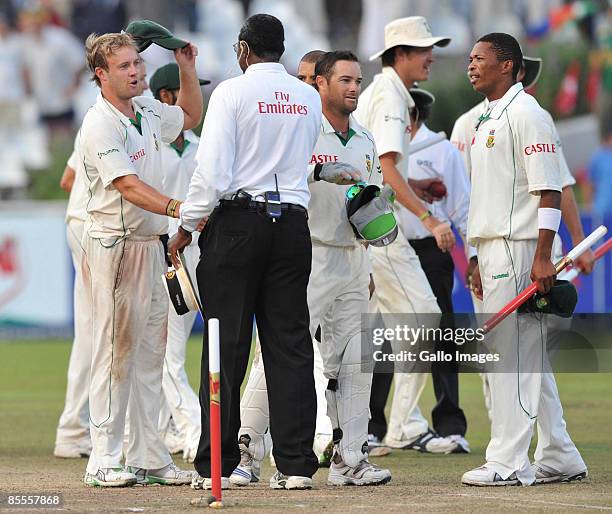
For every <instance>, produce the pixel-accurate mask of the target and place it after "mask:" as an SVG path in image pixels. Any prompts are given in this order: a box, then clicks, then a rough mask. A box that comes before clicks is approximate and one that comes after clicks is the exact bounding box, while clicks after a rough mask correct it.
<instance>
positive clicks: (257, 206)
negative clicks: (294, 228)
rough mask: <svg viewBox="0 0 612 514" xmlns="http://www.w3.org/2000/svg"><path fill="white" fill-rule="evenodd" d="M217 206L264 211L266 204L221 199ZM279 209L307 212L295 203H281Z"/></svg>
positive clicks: (245, 200)
mask: <svg viewBox="0 0 612 514" xmlns="http://www.w3.org/2000/svg"><path fill="white" fill-rule="evenodd" d="M219 206H220V207H221V208H222V209H243V210H248V211H255V212H260V211H263V212H265V210H266V204H265V203H263V202H255V201H253V200H248V199H244V200H221V201H220V202H219ZM281 209H282V210H283V211H287V212H292V211H293V212H299V213H302V214H307V212H308V211H307V210H306V209H305V208H304V207H302V206H301V205H297V204H295V203H281Z"/></svg>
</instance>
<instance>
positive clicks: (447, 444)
mask: <svg viewBox="0 0 612 514" xmlns="http://www.w3.org/2000/svg"><path fill="white" fill-rule="evenodd" d="M385 444H386V445H387V446H389V447H390V448H396V449H400V450H417V451H419V452H422V453H453V451H455V450H456V449H457V446H458V445H457V443H456V442H455V441H452V440H450V439H448V438H446V437H440V436H439V435H438V434H437V433H436V432H434V431H433V430H432V429H431V428H429V429H428V430H427V432H424V433H422V434H421V435H419V436H417V437H416V438H414V439H411V440H407V439H394V438H392V437H389V436H388V435H387V437H385Z"/></svg>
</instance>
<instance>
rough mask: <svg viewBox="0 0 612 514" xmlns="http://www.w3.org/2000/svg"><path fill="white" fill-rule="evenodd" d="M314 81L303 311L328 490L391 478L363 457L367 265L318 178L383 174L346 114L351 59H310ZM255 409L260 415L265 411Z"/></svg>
mask: <svg viewBox="0 0 612 514" xmlns="http://www.w3.org/2000/svg"><path fill="white" fill-rule="evenodd" d="M315 77H316V87H317V89H318V91H319V93H320V95H321V102H322V105H323V122H322V126H321V132H320V135H319V138H318V140H317V144H316V146H315V149H314V153H313V156H312V159H311V170H312V176H311V182H310V186H309V187H310V191H311V195H312V196H311V200H310V204H309V227H310V233H311V238H312V243H313V254H312V255H313V257H312V272H311V275H310V281H309V284H308V306H309V311H310V331H311V333H312V334H313V336H314V333H315V331H316V329H317V327H318V326H319V325H320V326H321V329H322V330H321V334H322V343H321V344H320V345H318V346H319V349H320V351H321V356H322V358H323V366H324V375H325V377H326V378H327V379H328V385H327V391H326V397H327V413H328V415H329V417H330V419H331V422H332V428H333V439H334V452H333V457H332V459H331V463H330V469H329V474H328V484H329V485H337V486H345V485H375V484H384V483H387V482H389V481H390V480H391V473H390V472H389V470H386V469H381V468H379V467H378V466H376V465H374V464H371V463H370V462H368V457H367V437H368V420H369V407H368V406H369V400H370V385H371V380H372V375H371V373H368V372H365V371H364V369H363V367H362V365H366V367H367V364H372V362H363V358H364V357H362V350H361V314H362V313H363V312H367V307H368V297H369V289H368V285H369V280H370V263H369V259H368V256H367V253H366V250H365V247H364V246H363V244H362V243H361V242H360V241H358V240H357V239H356V237H355V233H354V231H353V229H352V227H351V225H350V223H349V221H348V218H347V214H346V190H347V187H342V186H338V185H336V184H329V183H324V182H322V181H320V180H321V179H320V177H319V174H320V173H325V168H324V167H323V165H324V163H330V162H331V163H343V164H344V165H346V166H347V167H350V168H353V169H355V170H357V171H359V173H360V174H361V176H362V177H363V179H364V180H365V181H366V182H368V183H369V184H374V185H381V184H382V170H381V169H380V164H379V161H378V157H377V153H376V145H375V144H374V140H373V138H372V135H371V134H370V132H369V131H367V130H366V129H364V128H363V127H362V126H360V125H359V124H358V123H357V122H356V121H355V119H354V118H353V117H352V115H351V113H352V112H353V111H354V110H355V108H356V107H357V101H358V97H359V92H360V89H361V80H362V77H361V69H360V66H359V62H358V59H357V57H356V56H355V55H354V54H353V53H351V52H347V51H336V52H328V53H325V54H324V55H323V56H322V57H320V58H319V59H318V60H317V63H316V65H315ZM366 358H367V357H366ZM370 359H371V353H370ZM258 362H259V360H258V361H256V364H255V365H256V366H257V365H258V364H257V363H258ZM245 394H246V393H245ZM259 403H263V402H259ZM262 406H263V405H262ZM319 407H320V406H319ZM260 411H261V412H263V413H264V414H265V407H264V408H263V409H260ZM241 433H243V432H242V431H241ZM242 444H244V443H242ZM251 460H252V458H251ZM240 471H246V472H247V473H248V472H249V462H248V461H247V462H245V461H243V462H241V466H240V467H239V468H237V470H236V471H235V475H239V474H240V473H239V472H240Z"/></svg>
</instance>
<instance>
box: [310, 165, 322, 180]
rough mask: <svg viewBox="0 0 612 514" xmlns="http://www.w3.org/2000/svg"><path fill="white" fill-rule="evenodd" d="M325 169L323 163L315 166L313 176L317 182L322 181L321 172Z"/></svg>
mask: <svg viewBox="0 0 612 514" xmlns="http://www.w3.org/2000/svg"><path fill="white" fill-rule="evenodd" d="M322 169H323V165H322V164H321V163H318V164H315V168H314V173H313V174H312V176H313V178H314V179H315V182H317V181H319V180H321V178H320V177H319V175H320V174H321V170H322Z"/></svg>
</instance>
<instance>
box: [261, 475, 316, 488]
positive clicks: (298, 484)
mask: <svg viewBox="0 0 612 514" xmlns="http://www.w3.org/2000/svg"><path fill="white" fill-rule="evenodd" d="M270 489H312V478H310V477H301V476H298V475H291V476H287V475H283V474H282V473H281V472H280V471H277V472H276V473H274V475H273V476H272V478H271V479H270Z"/></svg>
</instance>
